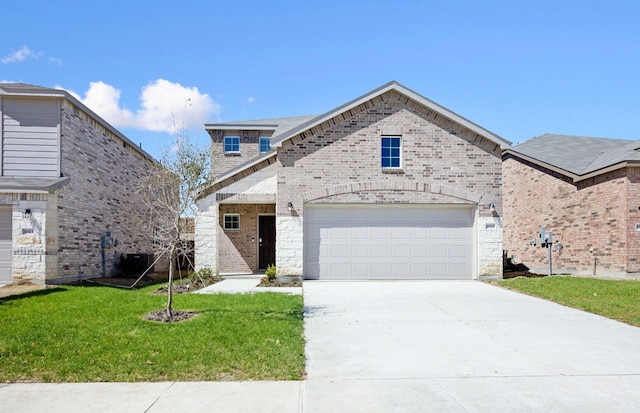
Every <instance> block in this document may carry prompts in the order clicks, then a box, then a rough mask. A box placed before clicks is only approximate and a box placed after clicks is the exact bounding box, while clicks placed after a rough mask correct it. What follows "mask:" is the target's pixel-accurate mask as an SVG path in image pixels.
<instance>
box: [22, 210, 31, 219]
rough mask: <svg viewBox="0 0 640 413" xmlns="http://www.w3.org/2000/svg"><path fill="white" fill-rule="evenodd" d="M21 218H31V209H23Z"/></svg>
mask: <svg viewBox="0 0 640 413" xmlns="http://www.w3.org/2000/svg"><path fill="white" fill-rule="evenodd" d="M22 218H24V219H29V218H31V210H30V209H29V208H27V209H25V210H24V212H23V213H22Z"/></svg>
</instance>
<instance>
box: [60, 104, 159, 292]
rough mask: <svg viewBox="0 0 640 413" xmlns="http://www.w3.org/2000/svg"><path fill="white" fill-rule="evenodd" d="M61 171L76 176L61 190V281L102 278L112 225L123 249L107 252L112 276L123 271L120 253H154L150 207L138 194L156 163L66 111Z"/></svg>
mask: <svg viewBox="0 0 640 413" xmlns="http://www.w3.org/2000/svg"><path fill="white" fill-rule="evenodd" d="M61 133H62V138H61V145H62V148H61V170H62V173H63V174H64V175H65V176H68V177H70V178H71V180H70V182H69V184H68V185H67V186H66V187H65V188H63V189H62V190H60V191H58V192H57V194H58V224H59V232H58V250H59V252H58V262H59V264H58V265H59V269H58V277H60V278H61V279H63V280H72V279H77V278H87V277H94V276H100V275H101V274H102V256H101V245H100V237H101V236H102V235H104V233H105V231H106V230H107V226H109V229H110V231H111V233H112V237H113V238H115V239H117V240H118V241H119V243H120V244H119V245H118V246H117V247H113V248H110V249H107V250H106V252H107V264H106V272H107V274H108V275H111V274H113V273H115V272H116V271H117V270H118V265H119V257H120V254H126V253H151V252H152V243H151V235H150V232H149V231H148V228H147V226H146V222H145V217H146V212H147V211H146V208H145V207H144V206H143V205H142V204H141V203H140V200H139V197H138V196H137V194H136V191H137V184H138V179H139V178H140V176H141V174H142V173H143V171H144V170H145V169H146V168H147V166H148V165H149V163H150V162H151V161H150V160H149V159H148V158H146V157H145V156H143V155H142V154H141V153H140V152H138V151H136V150H135V149H134V148H132V147H131V146H130V145H129V144H128V143H126V142H124V141H123V140H121V139H120V138H119V137H117V136H115V135H113V134H112V133H111V132H110V131H108V130H106V129H105V128H104V127H103V126H102V125H100V124H99V123H97V122H96V121H95V120H93V119H92V118H91V117H90V116H89V115H87V114H85V113H84V112H82V111H81V110H80V111H79V110H74V107H73V106H72V105H71V104H70V103H68V102H65V103H64V104H63V108H62V127H61Z"/></svg>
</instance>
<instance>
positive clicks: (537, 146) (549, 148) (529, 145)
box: [505, 134, 640, 182]
mask: <svg viewBox="0 0 640 413" xmlns="http://www.w3.org/2000/svg"><path fill="white" fill-rule="evenodd" d="M505 155H512V156H515V157H518V158H521V159H524V160H527V161H529V162H532V163H534V164H537V165H540V166H543V167H546V168H548V169H551V170H553V171H556V172H558V173H561V174H563V175H565V176H568V177H570V178H572V179H573V181H574V182H578V181H581V180H583V179H587V178H590V177H592V176H595V175H599V174H602V173H605V172H609V171H611V170H614V169H618V168H622V167H624V166H626V165H627V164H633V163H639V164H640V140H636V141H630V140H626V139H608V138H592V137H587V136H571V135H556V134H545V135H542V136H538V137H535V138H532V139H530V140H528V141H526V142H524V143H522V144H520V145H517V146H514V147H513V148H510V149H509V150H507V151H506V152H505Z"/></svg>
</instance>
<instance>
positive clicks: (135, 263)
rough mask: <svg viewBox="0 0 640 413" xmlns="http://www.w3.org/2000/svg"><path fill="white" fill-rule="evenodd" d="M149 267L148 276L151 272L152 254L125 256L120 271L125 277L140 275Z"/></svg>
mask: <svg viewBox="0 0 640 413" xmlns="http://www.w3.org/2000/svg"><path fill="white" fill-rule="evenodd" d="M149 267H151V269H150V270H149V271H148V272H147V273H148V274H150V273H152V272H153V254H127V255H126V257H125V260H124V265H123V268H122V269H123V272H124V273H125V274H127V275H141V274H142V273H143V272H145V271H146V270H147V268H149Z"/></svg>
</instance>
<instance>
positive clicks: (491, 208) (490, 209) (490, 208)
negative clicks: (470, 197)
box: [489, 202, 496, 212]
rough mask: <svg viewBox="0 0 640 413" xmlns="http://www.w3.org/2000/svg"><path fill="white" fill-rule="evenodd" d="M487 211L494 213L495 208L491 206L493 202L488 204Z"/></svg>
mask: <svg viewBox="0 0 640 413" xmlns="http://www.w3.org/2000/svg"><path fill="white" fill-rule="evenodd" d="M489 211H491V212H495V211H496V206H495V205H494V204H493V202H489Z"/></svg>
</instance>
